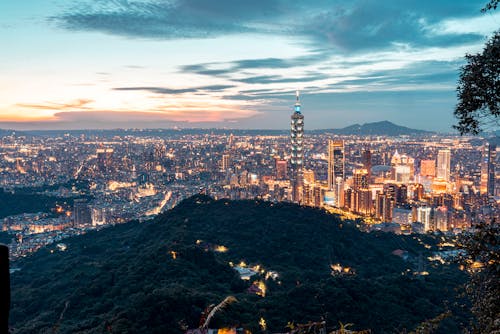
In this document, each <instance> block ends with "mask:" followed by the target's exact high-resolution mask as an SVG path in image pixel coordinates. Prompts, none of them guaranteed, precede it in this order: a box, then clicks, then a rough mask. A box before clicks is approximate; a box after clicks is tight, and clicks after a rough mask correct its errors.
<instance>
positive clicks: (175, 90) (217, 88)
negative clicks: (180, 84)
mask: <svg viewBox="0 0 500 334" xmlns="http://www.w3.org/2000/svg"><path fill="white" fill-rule="evenodd" d="M233 87H235V86H234V85H208V86H199V87H191V88H165V87H147V86H145V87H117V88H113V90H118V91H149V92H151V93H155V94H165V95H170V94H172V95H175V94H184V93H197V92H218V91H223V90H226V89H228V88H233Z"/></svg>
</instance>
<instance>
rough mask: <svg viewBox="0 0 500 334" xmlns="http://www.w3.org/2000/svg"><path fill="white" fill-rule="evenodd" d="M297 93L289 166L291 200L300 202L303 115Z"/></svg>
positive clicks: (302, 159) (292, 123) (302, 165)
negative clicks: (290, 171)
mask: <svg viewBox="0 0 500 334" xmlns="http://www.w3.org/2000/svg"><path fill="white" fill-rule="evenodd" d="M300 107H301V105H300V100H299V91H297V101H296V102H295V106H294V112H293V114H292V117H291V119H292V121H291V131H290V139H291V141H292V152H291V159H290V165H291V169H292V175H291V180H290V181H291V184H292V200H293V201H294V202H300V200H301V198H300V195H301V188H302V184H303V168H304V115H302V113H301V110H300Z"/></svg>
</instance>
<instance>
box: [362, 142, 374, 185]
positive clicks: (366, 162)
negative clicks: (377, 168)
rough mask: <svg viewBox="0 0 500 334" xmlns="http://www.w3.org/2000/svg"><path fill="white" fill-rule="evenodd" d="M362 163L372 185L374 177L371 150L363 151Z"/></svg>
mask: <svg viewBox="0 0 500 334" xmlns="http://www.w3.org/2000/svg"><path fill="white" fill-rule="evenodd" d="M361 163H362V164H363V168H364V169H366V171H367V172H368V183H370V182H371V181H370V180H371V177H372V152H371V151H370V150H368V149H367V150H364V151H363V153H362V154H361Z"/></svg>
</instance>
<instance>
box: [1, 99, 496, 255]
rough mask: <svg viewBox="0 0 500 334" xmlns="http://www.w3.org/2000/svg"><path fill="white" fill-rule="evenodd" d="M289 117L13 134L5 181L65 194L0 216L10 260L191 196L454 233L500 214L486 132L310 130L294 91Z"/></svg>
mask: <svg viewBox="0 0 500 334" xmlns="http://www.w3.org/2000/svg"><path fill="white" fill-rule="evenodd" d="M291 119H292V123H291V124H292V125H291V126H292V129H291V132H290V133H287V132H285V131H250V132H249V131H242V130H233V131H231V130H227V131H226V130H206V131H205V130H113V131H112V130H109V131H73V132H71V131H69V132H63V131H61V132H47V133H44V132H40V133H36V134H30V133H16V132H9V133H8V134H6V135H4V136H3V137H2V138H1V139H0V187H2V188H4V189H5V191H6V192H12V193H16V192H19V191H26V189H29V190H30V191H31V192H33V193H38V194H42V195H46V196H51V197H56V198H59V199H67V201H64V200H62V201H60V203H58V204H57V205H56V206H55V207H54V208H53V209H52V210H51V211H50V212H39V213H23V214H19V215H14V216H8V217H5V218H3V221H2V230H3V231H6V232H8V233H10V234H13V235H15V236H16V238H15V239H14V241H13V245H11V246H12V247H11V252H12V255H13V258H15V257H17V256H21V255H25V254H27V253H29V252H32V251H35V250H37V249H38V248H40V247H42V246H43V245H46V244H49V243H53V242H60V241H61V240H62V239H63V238H65V237H67V236H70V235H75V234H81V233H85V231H86V230H89V229H100V228H102V227H104V226H107V225H114V224H118V223H123V222H127V221H130V220H134V219H136V220H139V221H142V220H145V219H150V218H151V217H153V216H154V215H156V214H158V213H160V212H162V211H164V210H167V209H169V208H172V207H174V206H175V205H176V203H178V202H179V201H180V200H182V199H184V198H187V197H189V196H191V195H193V194H196V193H204V194H208V195H210V196H212V197H213V198H215V199H220V198H229V199H256V198H257V199H262V200H266V201H275V202H277V201H288V202H295V203H299V204H301V205H306V206H314V207H319V208H324V209H325V210H327V211H329V212H331V213H334V214H338V215H340V216H342V217H343V218H346V219H351V220H354V219H358V221H359V223H360V224H359V226H360V227H361V228H362V229H363V230H367V231H369V230H382V231H388V232H394V233H398V234H399V233H404V234H409V233H427V232H433V231H440V232H443V233H450V234H456V233H460V232H461V231H463V230H466V229H468V228H470V227H471V226H474V225H475V224H476V223H479V222H490V221H492V220H493V219H494V217H498V216H499V214H500V208H499V200H498V199H499V194H500V187H499V186H498V180H499V178H498V176H496V175H495V166H496V165H497V164H498V162H497V154H496V145H495V144H494V143H490V142H489V141H488V140H487V139H483V138H477V137H460V136H456V135H444V134H436V133H427V132H421V133H416V134H413V135H400V136H382V135H337V134H335V131H329V130H324V131H311V132H304V115H303V114H302V113H301V103H300V100H299V96H298V95H297V101H296V104H295V107H294V112H293V113H292V117H291ZM305 120H306V124H307V117H306V118H305ZM497 169H498V168H497ZM495 183H497V184H495ZM60 247H63V248H64V244H63V243H61V244H60Z"/></svg>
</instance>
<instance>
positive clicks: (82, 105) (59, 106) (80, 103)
mask: <svg viewBox="0 0 500 334" xmlns="http://www.w3.org/2000/svg"><path fill="white" fill-rule="evenodd" d="M92 102H94V101H93V100H88V99H78V100H75V101H73V102H70V103H55V102H47V103H39V104H25V103H18V104H16V106H17V107H21V108H27V109H39V110H52V111H57V110H73V109H89V107H88V104H90V103H92Z"/></svg>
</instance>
